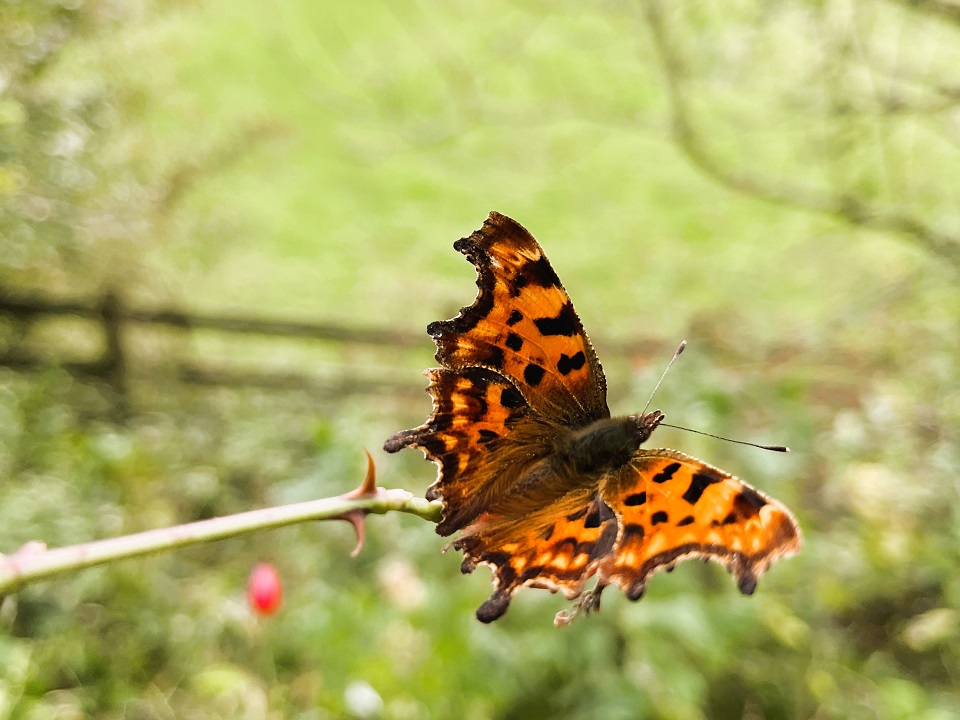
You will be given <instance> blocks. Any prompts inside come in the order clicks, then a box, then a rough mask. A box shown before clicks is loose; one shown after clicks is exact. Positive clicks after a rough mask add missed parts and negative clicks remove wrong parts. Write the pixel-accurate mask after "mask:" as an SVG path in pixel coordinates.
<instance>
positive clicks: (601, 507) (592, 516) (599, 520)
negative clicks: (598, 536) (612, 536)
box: [583, 499, 615, 528]
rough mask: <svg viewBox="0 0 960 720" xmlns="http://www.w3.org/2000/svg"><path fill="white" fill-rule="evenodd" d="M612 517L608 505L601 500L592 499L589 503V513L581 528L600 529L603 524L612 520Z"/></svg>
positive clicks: (611, 511) (612, 514)
mask: <svg viewBox="0 0 960 720" xmlns="http://www.w3.org/2000/svg"><path fill="white" fill-rule="evenodd" d="M614 517H615V515H614V513H613V510H611V509H610V506H609V505H607V504H606V503H605V502H603V501H602V500H599V499H594V500H593V502H591V503H590V512H588V513H587V517H586V518H585V519H584V521H583V526H584V527H585V528H596V527H600V526H601V525H602V524H603V523H604V522H606V521H607V520H612V519H613V518H614Z"/></svg>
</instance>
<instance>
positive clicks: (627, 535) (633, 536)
mask: <svg viewBox="0 0 960 720" xmlns="http://www.w3.org/2000/svg"><path fill="white" fill-rule="evenodd" d="M644 534H645V533H644V531H643V525H633V524H630V525H626V526H625V527H624V528H623V541H622V543H621V544H622V545H626V544H627V543H628V542H631V541H634V540H635V541H636V542H643V536H644Z"/></svg>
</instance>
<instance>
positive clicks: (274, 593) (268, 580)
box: [247, 563, 283, 615]
mask: <svg viewBox="0 0 960 720" xmlns="http://www.w3.org/2000/svg"><path fill="white" fill-rule="evenodd" d="M247 601H248V602H249V603H250V609H251V610H253V611H254V612H255V613H257V614H258V615H273V613H275V612H276V611H277V610H278V609H279V607H280V603H281V602H282V601H283V586H282V584H281V583H280V574H279V573H278V572H277V569H276V568H275V567H274V566H273V565H271V564H270V563H258V564H257V566H256V567H255V568H253V572H251V573H250V579H249V580H248V581H247Z"/></svg>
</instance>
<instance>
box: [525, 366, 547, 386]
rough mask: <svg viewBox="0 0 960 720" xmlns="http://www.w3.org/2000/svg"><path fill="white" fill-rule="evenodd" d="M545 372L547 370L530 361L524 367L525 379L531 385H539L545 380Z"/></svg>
mask: <svg viewBox="0 0 960 720" xmlns="http://www.w3.org/2000/svg"><path fill="white" fill-rule="evenodd" d="M544 374H546V370H544V369H543V368H542V367H540V366H539V365H535V364H534V363H530V364H529V365H527V366H526V367H525V368H524V369H523V379H524V380H525V381H526V382H527V384H528V385H530V386H531V387H536V386H537V385H539V384H540V381H541V380H543V376H544Z"/></svg>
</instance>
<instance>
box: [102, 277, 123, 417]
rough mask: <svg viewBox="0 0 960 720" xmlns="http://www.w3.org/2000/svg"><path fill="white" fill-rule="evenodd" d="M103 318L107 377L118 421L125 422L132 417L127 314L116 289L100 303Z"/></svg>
mask: <svg viewBox="0 0 960 720" xmlns="http://www.w3.org/2000/svg"><path fill="white" fill-rule="evenodd" d="M100 319H101V322H102V323H103V336H104V338H103V339H104V352H103V360H102V361H101V366H102V369H103V376H104V378H105V379H106V381H107V383H108V384H109V385H110V387H111V389H112V390H113V406H114V413H115V414H116V417H117V420H121V421H122V420H125V419H126V418H127V417H129V415H130V397H129V394H128V392H129V388H128V386H127V360H126V354H125V353H124V350H123V327H122V325H123V322H124V312H123V306H122V304H121V301H120V296H119V295H118V294H117V293H116V292H115V291H114V290H112V289H111V290H107V292H105V293H104V295H103V298H102V299H101V301H100Z"/></svg>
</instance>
